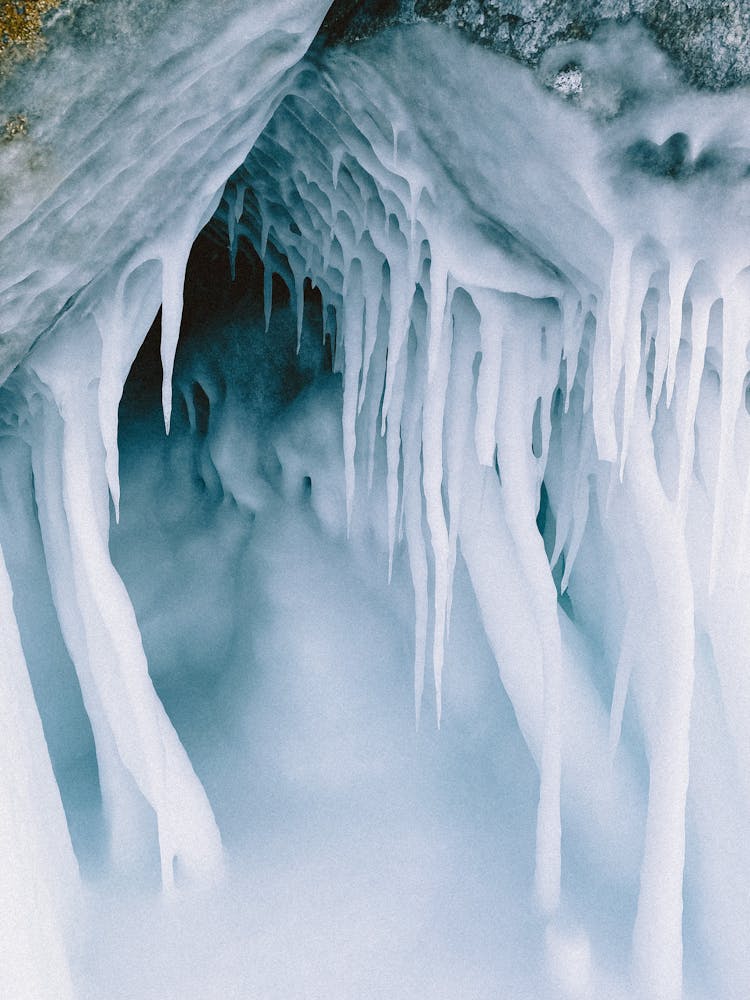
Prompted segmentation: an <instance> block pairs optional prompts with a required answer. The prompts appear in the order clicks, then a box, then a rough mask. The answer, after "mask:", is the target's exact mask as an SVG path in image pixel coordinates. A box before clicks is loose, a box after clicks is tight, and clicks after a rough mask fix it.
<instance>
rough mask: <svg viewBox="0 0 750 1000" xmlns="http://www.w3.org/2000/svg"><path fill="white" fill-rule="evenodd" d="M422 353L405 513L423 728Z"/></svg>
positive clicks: (406, 434)
mask: <svg viewBox="0 0 750 1000" xmlns="http://www.w3.org/2000/svg"><path fill="white" fill-rule="evenodd" d="M420 356H421V351H420V348H419V346H417V355H416V357H415V358H414V361H413V364H412V365H410V366H409V367H410V371H409V373H408V374H409V382H410V391H409V392H408V393H407V395H406V400H405V403H404V412H403V457H404V471H403V513H404V531H405V534H406V545H407V551H408V556H409V569H410V573H411V581H412V587H413V589H414V717H415V723H416V726H417V728H419V723H420V718H421V711H422V698H423V695H424V679H425V661H426V652H427V619H428V568H427V549H426V545H425V539H424V533H423V530H422V469H421V451H422V434H421V431H422V412H421V410H422V397H423V392H424V384H423V383H424V367H425V366H424V365H423V364H422V363H421V362H420Z"/></svg>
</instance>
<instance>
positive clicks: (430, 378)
mask: <svg viewBox="0 0 750 1000" xmlns="http://www.w3.org/2000/svg"><path fill="white" fill-rule="evenodd" d="M435 302H436V300H435V299H433V298H432V296H431V298H430V309H432V308H434V307H435ZM437 307H438V308H442V310H443V311H442V312H441V314H440V327H439V328H437V331H436V327H435V324H434V322H433V317H432V315H430V341H429V343H428V354H427V365H428V371H427V389H426V391H425V400H424V417H423V421H422V456H423V463H424V464H423V471H422V483H423V488H424V496H425V508H426V516H427V526H428V528H429V530H430V542H431V547H432V554H433V560H434V574H435V576H434V588H435V590H434V622H435V624H434V628H435V631H434V637H433V645H432V665H433V670H434V674H435V701H436V711H437V722H438V726H439V725H440V719H441V716H442V707H443V706H442V672H443V660H444V656H445V650H444V647H445V630H446V613H447V607H448V583H449V575H450V572H449V566H450V553H449V545H448V528H447V525H446V523H445V510H444V508H443V495H442V489H443V422H444V412H445V395H446V392H447V388H448V377H449V375H450V360H451V346H452V341H453V322H452V316H451V314H450V308H448V309H447V310H446V307H445V300H443V299H442V297H440V296H438V298H437ZM435 336H437V337H438V338H439V340H438V343H437V345H436V346H435V345H434V338H435ZM430 365H431V366H432V368H430Z"/></svg>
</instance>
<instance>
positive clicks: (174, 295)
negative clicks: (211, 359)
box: [161, 233, 193, 434]
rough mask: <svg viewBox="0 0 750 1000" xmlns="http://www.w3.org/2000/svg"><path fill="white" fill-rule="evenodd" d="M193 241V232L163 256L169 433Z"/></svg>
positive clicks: (164, 401)
mask: <svg viewBox="0 0 750 1000" xmlns="http://www.w3.org/2000/svg"><path fill="white" fill-rule="evenodd" d="M192 242H193V234H192V233H191V234H190V235H189V236H188V237H187V238H184V239H183V240H182V241H181V243H180V244H179V247H178V248H177V249H176V250H174V251H173V252H172V253H170V254H165V255H163V256H162V312H161V364H162V369H163V381H162V390H161V400H162V409H163V411H164V427H165V429H166V432H167V434H169V426H170V423H171V420H172V372H173V370H174V359H175V354H176V352H177V342H178V340H179V338H180V326H181V324H182V295H183V288H184V285H185V270H186V268H187V262H188V255H189V253H190V247H191V246H192Z"/></svg>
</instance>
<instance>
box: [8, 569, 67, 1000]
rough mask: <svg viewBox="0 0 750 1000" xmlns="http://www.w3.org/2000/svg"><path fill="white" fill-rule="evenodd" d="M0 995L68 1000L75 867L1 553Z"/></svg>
mask: <svg viewBox="0 0 750 1000" xmlns="http://www.w3.org/2000/svg"><path fill="white" fill-rule="evenodd" d="M0 659H1V661H2V670H0V725H1V726H2V732H3V738H2V740H0V791H1V793H2V802H3V808H2V809H0V851H2V859H3V862H2V866H0V896H1V897H2V900H3V911H4V917H5V919H4V920H2V921H0V930H1V931H2V933H0V990H2V995H3V996H5V997H8V998H10V997H18V998H22V997H29V998H31V997H33V998H34V1000H73V995H74V993H73V985H72V982H71V977H70V970H69V967H68V960H67V956H66V954H65V943H64V938H63V932H62V920H61V918H62V917H63V916H64V915H65V914H64V906H65V904H64V900H66V898H67V899H68V905H69V904H70V899H69V896H70V893H72V892H75V891H76V889H77V887H78V885H79V879H78V865H77V863H76V860H75V856H74V854H73V847H72V845H71V842H70V835H69V834H68V827H67V824H66V820H65V813H64V812H63V806H62V801H61V799H60V791H59V789H58V786H57V782H56V781H55V776H54V774H53V771H52V764H51V762H50V758H49V753H48V751H47V744H46V741H45V738H44V732H43V730H42V723H41V719H40V718H39V712H38V710H37V706H36V703H35V701H34V693H33V691H32V688H31V682H30V679H29V674H28V671H27V668H26V660H25V658H24V654H23V649H22V647H21V638H20V635H19V633H18V626H17V624H16V617H15V613H14V610H13V592H12V589H11V583H10V579H9V577H8V572H7V569H6V567H5V559H4V556H3V553H2V551H1V550H0Z"/></svg>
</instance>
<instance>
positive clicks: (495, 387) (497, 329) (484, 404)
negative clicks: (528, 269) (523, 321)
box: [472, 289, 504, 467]
mask: <svg viewBox="0 0 750 1000" xmlns="http://www.w3.org/2000/svg"><path fill="white" fill-rule="evenodd" d="M472 298H473V299H474V303H475V305H476V307H477V310H478V311H479V316H480V319H479V330H480V336H481V344H482V360H481V362H480V365H479V377H478V380H477V418H476V424H475V428H474V441H475V445H476V449H477V455H478V456H479V461H480V462H481V464H482V465H486V466H490V467H491V466H493V465H494V464H495V447H496V445H495V418H496V416H497V403H498V396H499V393H500V365H501V358H502V343H503V325H504V315H503V312H502V297H501V296H500V295H499V294H497V293H494V294H493V293H491V292H488V291H483V290H481V289H476V290H475V291H474V292H473V295H472Z"/></svg>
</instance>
